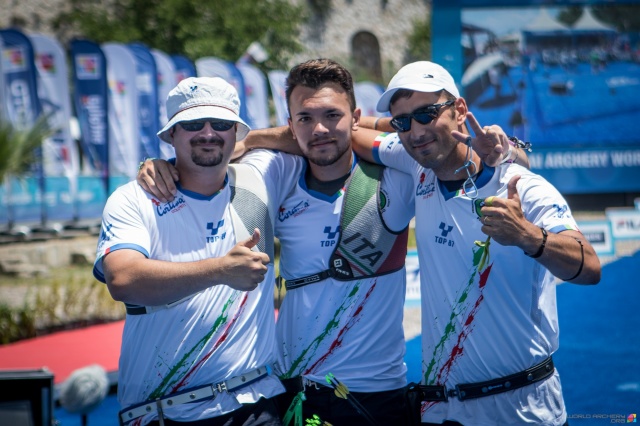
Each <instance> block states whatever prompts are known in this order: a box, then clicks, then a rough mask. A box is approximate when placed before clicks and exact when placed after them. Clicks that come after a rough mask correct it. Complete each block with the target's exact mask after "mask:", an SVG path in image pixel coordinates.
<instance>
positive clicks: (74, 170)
mask: <svg viewBox="0 0 640 426" xmlns="http://www.w3.org/2000/svg"><path fill="white" fill-rule="evenodd" d="M29 38H30V39H31V43H32V44H33V51H34V54H35V64H36V70H37V81H38V97H39V98H40V104H41V105H42V112H43V114H48V115H49V126H50V127H51V128H52V129H55V133H54V134H53V135H52V136H51V137H49V138H47V139H46V140H45V141H44V143H43V145H42V148H43V149H42V157H43V163H44V175H45V176H66V177H68V178H69V179H70V180H75V178H76V176H77V175H78V173H79V171H80V161H79V153H78V146H77V144H76V143H75V141H74V140H73V139H72V138H71V128H70V121H71V96H70V93H71V92H70V91H69V72H68V69H67V56H66V53H65V51H64V50H63V48H62V46H61V45H60V43H58V41H57V40H54V39H53V38H51V37H48V36H45V35H42V34H32V35H29Z"/></svg>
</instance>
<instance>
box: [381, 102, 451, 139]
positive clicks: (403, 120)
mask: <svg viewBox="0 0 640 426" xmlns="http://www.w3.org/2000/svg"><path fill="white" fill-rule="evenodd" d="M454 102H455V101H447V102H442V103H441V104H432V105H427V106H423V107H420V108H418V109H416V110H415V111H413V112H412V113H410V114H402V115H398V116H395V117H393V118H392V119H391V126H392V127H393V128H394V129H396V131H397V132H408V131H409V130H411V119H412V118H413V119H414V120H416V121H417V122H418V123H420V124H429V123H431V122H432V121H433V120H435V119H436V118H438V114H440V109H441V108H442V107H445V106H449V105H453V104H454Z"/></svg>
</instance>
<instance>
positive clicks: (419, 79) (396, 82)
mask: <svg viewBox="0 0 640 426" xmlns="http://www.w3.org/2000/svg"><path fill="white" fill-rule="evenodd" d="M400 89H408V90H414V91H416V92H438V91H440V90H443V89H444V90H446V91H447V92H449V93H450V94H452V95H453V96H455V97H456V98H459V97H460V93H459V92H458V88H457V87H456V83H455V82H454V81H453V77H451V74H449V72H448V71H447V70H445V69H444V68H442V67H441V66H440V65H438V64H435V63H433V62H429V61H419V62H413V63H411V64H409V65H405V66H404V67H402V68H400V71H398V72H397V73H396V75H394V76H393V78H392V79H391V81H390V82H389V86H387V90H386V91H385V92H384V93H383V94H382V96H381V97H380V99H379V100H378V105H377V106H376V109H377V110H378V111H379V112H387V111H389V104H390V101H391V98H392V97H393V95H394V94H395V93H396V92H397V91H398V90H400Z"/></svg>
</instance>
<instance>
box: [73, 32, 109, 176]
mask: <svg viewBox="0 0 640 426" xmlns="http://www.w3.org/2000/svg"><path fill="white" fill-rule="evenodd" d="M71 63H72V67H73V81H74V86H75V90H74V101H75V105H76V115H77V117H78V125H79V126H80V133H81V136H80V143H81V145H82V150H83V153H84V156H85V158H86V162H85V164H84V166H85V167H84V174H87V175H97V176H99V177H101V178H102V179H103V180H104V184H105V188H106V187H107V185H108V183H107V178H108V175H109V123H108V112H107V111H108V110H107V105H108V104H107V102H108V101H107V97H108V93H109V87H108V82H107V65H106V59H105V56H104V53H103V52H102V49H101V48H100V46H99V45H98V44H96V43H94V42H92V41H89V40H80V39H76V40H73V41H71Z"/></svg>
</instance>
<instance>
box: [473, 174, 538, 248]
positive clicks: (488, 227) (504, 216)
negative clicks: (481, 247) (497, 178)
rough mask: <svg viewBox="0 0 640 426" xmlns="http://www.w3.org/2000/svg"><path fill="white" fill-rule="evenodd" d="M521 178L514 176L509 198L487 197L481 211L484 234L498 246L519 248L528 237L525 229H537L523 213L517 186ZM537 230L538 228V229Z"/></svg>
mask: <svg viewBox="0 0 640 426" xmlns="http://www.w3.org/2000/svg"><path fill="white" fill-rule="evenodd" d="M519 180H520V176H517V175H516V176H514V177H512V178H511V180H510V181H509V183H508V184H507V198H498V197H487V198H486V199H485V205H484V207H482V209H480V212H481V213H482V217H481V218H480V221H481V222H482V232H484V233H485V234H487V235H488V236H490V237H491V238H492V239H493V240H494V241H496V242H497V243H498V244H502V245H504V246H518V245H520V243H521V240H522V239H523V238H524V237H526V235H525V229H529V228H530V227H534V228H536V227H535V225H533V224H532V223H531V222H529V221H528V220H527V219H526V218H525V217H524V214H523V213H522V204H521V202H520V195H518V189H517V187H516V184H517V183H518V181H519ZM536 229H537V228H536Z"/></svg>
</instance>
